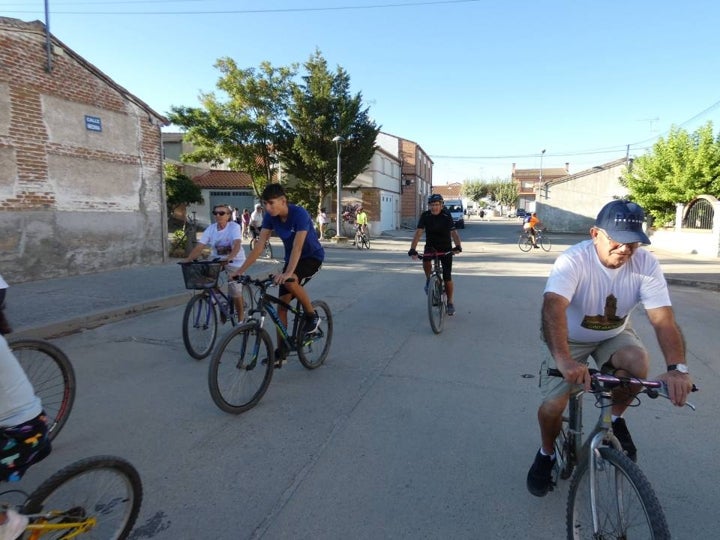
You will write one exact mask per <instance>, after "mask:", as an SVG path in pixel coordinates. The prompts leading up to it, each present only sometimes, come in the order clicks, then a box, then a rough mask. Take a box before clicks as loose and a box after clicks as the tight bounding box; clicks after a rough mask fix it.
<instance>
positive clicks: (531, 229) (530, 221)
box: [523, 212, 542, 248]
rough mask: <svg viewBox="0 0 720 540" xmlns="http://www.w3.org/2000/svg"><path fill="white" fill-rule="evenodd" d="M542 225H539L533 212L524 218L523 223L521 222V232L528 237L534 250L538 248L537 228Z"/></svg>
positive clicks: (538, 219)
mask: <svg viewBox="0 0 720 540" xmlns="http://www.w3.org/2000/svg"><path fill="white" fill-rule="evenodd" d="M540 225H542V223H540V218H538V217H537V213H536V212H533V213H532V214H528V215H527V217H526V218H525V221H524V222H523V231H525V232H526V233H527V234H528V235H529V236H530V242H532V245H533V247H534V248H539V247H540V246H538V244H537V240H536V238H537V228H538V227H539V226H540Z"/></svg>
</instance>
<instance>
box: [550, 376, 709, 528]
mask: <svg viewBox="0 0 720 540" xmlns="http://www.w3.org/2000/svg"><path fill="white" fill-rule="evenodd" d="M547 374H548V375H549V376H553V377H562V373H560V371H559V370H557V369H548V370H547ZM590 374H591V378H592V385H591V386H592V389H591V393H592V394H594V395H595V406H596V407H597V408H598V409H600V416H599V418H598V421H597V424H596V425H595V427H594V428H593V429H592V431H591V432H590V434H589V435H588V437H587V438H586V439H585V441H584V442H583V441H582V435H583V432H582V429H583V428H582V398H583V394H584V392H583V391H580V392H578V393H575V394H572V395H571V396H570V401H569V403H568V408H567V415H563V419H562V421H563V424H562V429H561V431H560V434H559V435H558V437H557V439H556V441H555V456H556V459H555V468H554V471H553V473H554V482H555V483H556V482H557V480H558V478H561V479H568V478H570V477H571V476H572V481H571V483H570V491H569V494H568V503H567V516H566V517H567V537H568V538H569V539H570V540H573V539H583V538H587V539H598V538H654V539H656V540H657V539H664V538H670V531H669V529H668V525H667V521H666V519H665V514H664V513H663V510H662V507H661V506H660V502H659V501H658V498H657V496H656V495H655V492H654V491H653V488H652V486H651V485H650V482H649V481H648V480H647V478H646V477H645V475H644V474H643V472H642V471H641V470H640V468H639V467H638V466H637V464H636V463H634V462H633V461H631V460H630V458H629V457H627V455H625V453H624V452H623V450H622V446H621V444H620V441H618V439H617V438H616V437H615V435H614V434H613V431H612V417H611V408H612V389H613V388H618V387H624V388H628V387H631V386H632V387H633V388H637V387H640V388H641V390H640V392H639V393H640V394H643V393H644V394H646V395H647V396H648V397H650V398H653V399H654V398H657V397H658V396H662V397H665V398H668V394H667V388H666V386H665V384H664V383H663V382H661V381H646V380H641V379H636V378H634V377H616V376H614V375H604V374H602V373H600V372H598V371H597V370H594V369H591V370H590ZM696 390H697V388H696V387H695V386H693V391H696ZM636 400H637V402H638V404H639V403H640V402H639V399H637V398H636ZM687 405H688V407H690V408H691V409H693V410H695V406H694V405H692V404H690V403H687ZM573 471H574V475H573Z"/></svg>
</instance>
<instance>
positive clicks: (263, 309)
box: [253, 291, 300, 350]
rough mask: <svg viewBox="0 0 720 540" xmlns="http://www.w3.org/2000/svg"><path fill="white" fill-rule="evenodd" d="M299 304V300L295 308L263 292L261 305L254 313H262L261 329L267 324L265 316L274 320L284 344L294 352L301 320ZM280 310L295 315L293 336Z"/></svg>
mask: <svg viewBox="0 0 720 540" xmlns="http://www.w3.org/2000/svg"><path fill="white" fill-rule="evenodd" d="M298 303H299V300H297V299H295V306H293V305H291V304H289V303H287V302H285V301H283V300H281V299H280V298H278V297H277V296H273V295H271V294H268V293H267V292H264V291H263V294H262V296H261V299H260V305H259V306H258V307H257V308H256V309H254V310H253V312H260V320H259V326H260V327H262V326H263V325H264V324H265V314H266V313H267V314H268V315H269V316H270V319H272V321H273V323H274V324H275V328H277V330H278V331H279V332H280V335H281V336H282V339H283V342H284V343H285V345H287V346H288V348H289V349H290V350H294V349H295V346H296V343H295V337H296V336H297V328H298V324H299V322H300V318H299V316H298V315H300V308H299V306H298ZM275 305H277V306H278V307H277V308H276V307H275ZM278 308H285V309H287V310H288V312H291V313H292V314H293V315H295V320H294V321H293V325H292V334H290V333H289V332H288V330H289V328H288V327H289V325H288V326H285V324H284V323H283V322H282V320H281V319H280V313H279V310H278Z"/></svg>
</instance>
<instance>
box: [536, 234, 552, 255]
mask: <svg viewBox="0 0 720 540" xmlns="http://www.w3.org/2000/svg"><path fill="white" fill-rule="evenodd" d="M538 244H539V245H540V247H541V248H543V250H544V251H550V248H551V247H552V242H551V241H550V239H549V238H548V237H547V236H539V237H538Z"/></svg>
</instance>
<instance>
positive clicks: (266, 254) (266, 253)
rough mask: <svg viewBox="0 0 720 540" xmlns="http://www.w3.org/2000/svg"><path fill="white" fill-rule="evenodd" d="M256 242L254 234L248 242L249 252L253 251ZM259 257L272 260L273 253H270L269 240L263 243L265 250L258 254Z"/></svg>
mask: <svg viewBox="0 0 720 540" xmlns="http://www.w3.org/2000/svg"><path fill="white" fill-rule="evenodd" d="M257 240H258V236H257V235H256V234H255V233H253V237H252V239H251V240H250V251H252V250H253V249H255V243H256V242H257ZM260 257H262V258H263V259H272V258H273V251H272V246H271V245H270V240H267V241H266V242H265V249H264V250H263V251H262V253H260Z"/></svg>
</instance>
